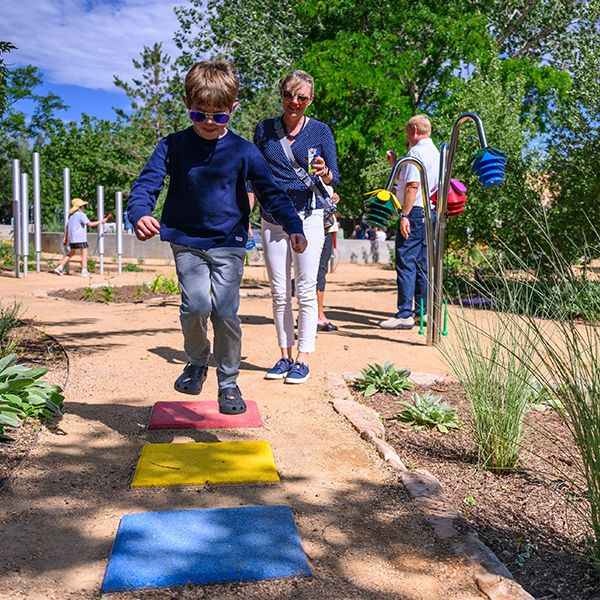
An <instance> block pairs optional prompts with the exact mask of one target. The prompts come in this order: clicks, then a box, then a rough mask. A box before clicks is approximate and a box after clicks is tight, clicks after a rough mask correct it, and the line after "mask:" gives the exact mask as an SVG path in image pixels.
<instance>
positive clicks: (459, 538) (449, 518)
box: [326, 373, 535, 600]
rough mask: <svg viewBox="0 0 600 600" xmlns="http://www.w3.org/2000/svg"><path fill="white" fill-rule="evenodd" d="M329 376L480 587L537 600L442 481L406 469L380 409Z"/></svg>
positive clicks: (337, 396) (363, 432) (422, 376)
mask: <svg viewBox="0 0 600 600" xmlns="http://www.w3.org/2000/svg"><path fill="white" fill-rule="evenodd" d="M355 375H356V374H351V375H349V376H347V379H352V378H353V377H354V376H355ZM414 375H415V378H416V379H418V383H425V382H427V383H429V382H432V381H435V380H438V379H440V378H439V377H437V376H435V375H430V374H427V373H418V374H417V373H415V374H414ZM326 379H327V383H328V386H329V392H330V394H331V396H332V398H331V399H330V402H331V404H332V405H333V408H334V409H335V410H336V411H337V412H338V413H339V414H341V415H342V416H344V417H345V418H346V419H348V421H350V423H351V424H352V426H353V427H354V428H355V429H356V431H358V433H359V434H360V437H361V438H363V439H364V440H366V441H369V442H371V443H372V444H373V445H374V446H375V448H376V450H377V453H378V454H379V456H380V457H381V458H382V459H383V460H384V461H386V462H387V463H388V464H389V465H390V466H392V467H393V468H395V469H397V470H398V471H400V477H401V479H402V483H403V484H404V486H405V487H406V490H407V492H408V494H409V496H410V497H411V498H412V500H413V501H414V502H415V504H416V505H417V506H418V508H419V510H420V512H421V513H422V515H423V518H424V520H425V521H426V522H427V523H428V524H429V525H430V526H431V528H432V529H433V532H434V534H435V536H436V537H437V539H438V540H440V541H441V542H443V543H444V544H445V545H446V546H448V547H449V548H450V549H451V552H452V553H453V554H454V555H455V556H457V557H459V558H461V559H462V560H464V561H465V562H466V563H467V565H468V566H469V567H470V570H471V572H472V575H473V579H474V580H475V583H476V584H477V587H478V588H479V589H480V590H481V591H482V592H483V593H484V594H485V595H486V596H487V597H488V598H489V599H490V600H535V599H534V597H533V596H532V595H531V594H529V593H528V592H526V591H525V590H524V589H523V588H522V587H521V586H520V585H519V584H518V583H517V582H516V581H515V579H514V577H513V576H512V574H511V572H510V571H509V570H508V568H507V567H506V565H504V563H502V562H501V561H500V560H499V559H498V557H497V556H496V555H495V554H494V553H493V552H492V551H491V550H490V549H489V548H488V547H487V546H486V545H485V544H484V543H483V542H482V541H481V540H480V539H479V537H478V535H477V534H476V533H475V531H473V529H472V528H471V526H470V525H469V523H468V522H467V520H466V519H465V518H464V517H463V516H462V515H461V514H460V513H459V512H458V511H456V510H455V509H454V508H452V507H451V506H450V502H449V500H448V497H447V496H446V494H445V493H444V489H443V488H442V485H441V484H440V482H439V481H438V480H437V479H436V478H435V477H434V476H433V475H432V474H431V473H429V472H428V471H426V470H424V469H415V470H412V471H409V470H408V469H407V467H406V465H405V464H404V463H403V462H402V460H401V459H400V457H399V456H398V454H397V452H396V451H395V450H394V448H393V447H392V446H391V445H390V444H388V443H387V442H386V441H385V429H384V427H383V423H382V422H381V419H380V418H379V415H378V414H377V412H376V411H375V410H373V409H372V408H369V407H367V406H364V405H362V404H359V403H358V402H356V401H355V400H354V399H353V397H352V394H351V393H350V390H349V389H348V386H347V384H346V380H345V379H344V378H343V377H342V376H341V375H338V374H337V373H327V375H326ZM415 382H417V381H415Z"/></svg>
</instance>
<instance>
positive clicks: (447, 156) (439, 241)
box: [427, 112, 487, 344]
mask: <svg viewBox="0 0 600 600" xmlns="http://www.w3.org/2000/svg"><path fill="white" fill-rule="evenodd" d="M468 120H472V121H475V125H476V126H477V135H478V136H479V143H480V145H481V147H482V148H485V147H487V139H486V137H485V131H484V129H483V122H482V121H481V118H480V117H479V115H478V114H476V113H473V112H464V113H462V114H460V115H459V116H458V117H457V119H456V121H455V122H454V127H453V128H452V136H451V138H450V146H448V144H446V143H444V144H442V148H441V149H440V183H439V186H438V204H437V223H436V227H435V256H436V268H435V273H434V278H435V282H434V290H435V301H434V302H435V308H436V311H435V318H434V327H433V329H434V331H435V335H434V340H433V343H434V344H437V343H439V342H440V335H441V324H442V283H443V280H444V273H443V259H444V249H445V248H444V246H445V243H446V220H447V218H448V214H447V210H446V209H447V204H448V191H449V189H450V179H451V178H452V167H453V166H454V156H455V154H456V147H457V145H458V136H459V133H460V128H461V125H462V124H463V123H465V122H466V121H468ZM442 162H444V163H445V167H444V168H443V171H442ZM427 333H429V331H428V332H427Z"/></svg>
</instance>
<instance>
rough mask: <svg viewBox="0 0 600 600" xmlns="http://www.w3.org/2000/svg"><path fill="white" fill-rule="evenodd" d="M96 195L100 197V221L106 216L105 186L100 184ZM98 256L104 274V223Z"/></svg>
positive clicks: (99, 237) (99, 233) (100, 234)
mask: <svg viewBox="0 0 600 600" xmlns="http://www.w3.org/2000/svg"><path fill="white" fill-rule="evenodd" d="M96 197H97V199H98V221H102V219H103V218H104V186H103V185H99V186H98V187H97V188H96ZM98 257H99V262H100V275H103V274H104V223H100V224H99V225H98Z"/></svg>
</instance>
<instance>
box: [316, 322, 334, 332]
mask: <svg viewBox="0 0 600 600" xmlns="http://www.w3.org/2000/svg"><path fill="white" fill-rule="evenodd" d="M338 329H339V327H338V326H337V325H334V324H333V323H332V322H331V321H327V323H324V324H323V325H321V324H320V323H319V324H317V331H337V330H338Z"/></svg>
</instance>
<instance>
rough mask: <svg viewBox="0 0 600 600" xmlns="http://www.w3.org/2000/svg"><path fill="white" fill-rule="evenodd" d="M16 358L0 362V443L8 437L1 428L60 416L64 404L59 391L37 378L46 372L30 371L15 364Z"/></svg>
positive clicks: (7, 357) (10, 357) (6, 358)
mask: <svg viewBox="0 0 600 600" xmlns="http://www.w3.org/2000/svg"><path fill="white" fill-rule="evenodd" d="M16 362H17V355H16V354H9V355H8V356H5V357H4V358H2V359H0V440H3V441H6V440H11V439H12V438H11V437H10V436H9V435H7V434H6V433H5V428H9V429H16V428H18V427H20V425H21V423H22V420H23V419H26V418H30V417H31V418H35V419H40V420H45V419H48V418H50V417H51V416H53V415H59V414H61V409H62V406H63V403H64V396H63V394H62V390H61V389H60V388H59V387H58V386H56V385H51V384H49V383H47V382H45V381H42V380H41V378H42V377H43V376H44V375H45V374H46V373H47V372H48V369H32V368H29V367H26V366H25V365H18V364H16Z"/></svg>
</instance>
